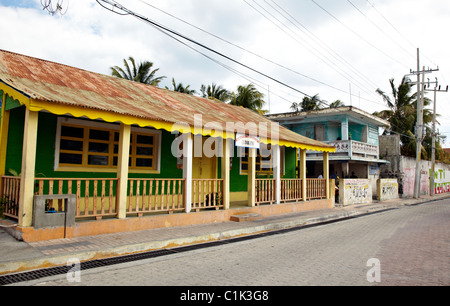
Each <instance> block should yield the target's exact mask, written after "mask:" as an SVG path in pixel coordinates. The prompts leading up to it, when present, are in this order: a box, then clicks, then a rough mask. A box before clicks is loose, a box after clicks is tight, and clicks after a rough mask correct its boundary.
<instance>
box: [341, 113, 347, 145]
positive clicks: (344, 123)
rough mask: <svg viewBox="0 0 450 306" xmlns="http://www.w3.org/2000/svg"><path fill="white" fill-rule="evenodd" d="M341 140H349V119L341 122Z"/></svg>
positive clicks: (343, 119)
mask: <svg viewBox="0 0 450 306" xmlns="http://www.w3.org/2000/svg"><path fill="white" fill-rule="evenodd" d="M341 136H342V137H341V138H342V140H348V118H347V117H345V118H342V120H341Z"/></svg>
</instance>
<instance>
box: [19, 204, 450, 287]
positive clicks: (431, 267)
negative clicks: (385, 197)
mask: <svg viewBox="0 0 450 306" xmlns="http://www.w3.org/2000/svg"><path fill="white" fill-rule="evenodd" d="M449 254H450V200H443V201H438V202H431V203H428V204H422V205H417V206H409V207H401V208H399V209H395V210H391V211H387V212H382V213H378V214H374V215H370V216H364V217H360V218H356V219H350V220H347V221H342V222H338V223H333V224H328V225H322V226H316V227H311V228H306V229H302V230H299V231H293V232H289V233H285V234H279V235H274V236H267V237H264V238H259V239H254V240H247V241H243V242H238V243H233V244H226V245H223V246H218V247H212V248H207V249H201V250H196V251H191V252H185V253H180V254H174V255H168V256H165V257H158V258H153V259H148V260H142V261H138V262H132V263H126V264H120V265H115V266H109V267H104V268H98V269H91V270H86V271H81V272H80V274H79V275H78V276H79V280H80V282H74V283H68V281H67V279H66V276H65V275H61V276H57V277H52V278H48V279H40V280H36V281H31V282H28V283H19V284H17V285H46V286H59V285H81V286H90V285H100V286H110V285H111V286H114V285H150V286H156V285H158V286H170V285H179V286H211V285H217V286H230V285H232V286H234V285H237V286H297V285H319V286H320V285H351V286H360V285H362V286H365V285H368V286H370V285H426V286H427V285H445V286H448V285H450V260H449ZM74 276H77V275H76V274H74ZM368 279H369V280H370V281H372V282H369V281H368ZM377 281H379V282H377Z"/></svg>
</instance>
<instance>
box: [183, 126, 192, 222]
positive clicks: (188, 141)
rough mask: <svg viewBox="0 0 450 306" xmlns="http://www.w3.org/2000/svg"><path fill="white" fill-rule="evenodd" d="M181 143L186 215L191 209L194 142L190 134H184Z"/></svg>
mask: <svg viewBox="0 0 450 306" xmlns="http://www.w3.org/2000/svg"><path fill="white" fill-rule="evenodd" d="M180 137H182V141H183V178H184V180H185V183H184V209H185V211H186V212H187V213H190V212H191V209H192V163H193V161H194V157H193V151H194V141H193V139H192V137H193V136H192V134H191V133H184V134H182V135H181V136H180Z"/></svg>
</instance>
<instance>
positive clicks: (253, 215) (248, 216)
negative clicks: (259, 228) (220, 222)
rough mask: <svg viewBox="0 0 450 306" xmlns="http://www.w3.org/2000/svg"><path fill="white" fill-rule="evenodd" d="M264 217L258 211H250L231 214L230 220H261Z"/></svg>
mask: <svg viewBox="0 0 450 306" xmlns="http://www.w3.org/2000/svg"><path fill="white" fill-rule="evenodd" d="M262 218H263V217H262V216H261V215H260V214H256V213H248V214H240V215H233V216H231V218H230V220H231V221H234V222H245V221H253V220H260V219H262Z"/></svg>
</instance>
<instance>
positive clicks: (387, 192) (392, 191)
mask: <svg viewBox="0 0 450 306" xmlns="http://www.w3.org/2000/svg"><path fill="white" fill-rule="evenodd" d="M397 198H398V182H397V179H380V180H378V200H380V201H387V200H392V199H397Z"/></svg>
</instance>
